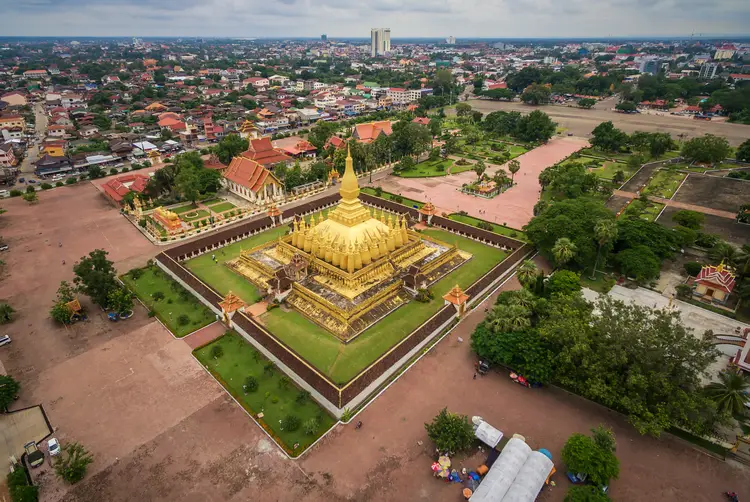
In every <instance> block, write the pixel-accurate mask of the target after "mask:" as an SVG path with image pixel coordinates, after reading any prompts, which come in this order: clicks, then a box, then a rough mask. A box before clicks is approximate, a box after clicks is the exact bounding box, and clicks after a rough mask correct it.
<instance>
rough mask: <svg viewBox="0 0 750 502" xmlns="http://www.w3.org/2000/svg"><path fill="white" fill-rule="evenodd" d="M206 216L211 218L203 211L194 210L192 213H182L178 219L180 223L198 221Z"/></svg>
mask: <svg viewBox="0 0 750 502" xmlns="http://www.w3.org/2000/svg"><path fill="white" fill-rule="evenodd" d="M207 216H211V215H210V214H209V212H208V211H206V210H205V209H195V210H193V211H188V212H186V213H182V214H181V215H180V219H181V220H182V221H194V220H200V219H201V218H205V217H207Z"/></svg>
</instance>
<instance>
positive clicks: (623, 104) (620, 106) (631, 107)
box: [615, 101, 637, 113]
mask: <svg viewBox="0 0 750 502" xmlns="http://www.w3.org/2000/svg"><path fill="white" fill-rule="evenodd" d="M636 109H637V106H636V105H635V103H633V102H632V101H620V102H619V103H617V104H616V105H615V110H618V111H621V112H625V113H632V112H634V111H635V110H636Z"/></svg>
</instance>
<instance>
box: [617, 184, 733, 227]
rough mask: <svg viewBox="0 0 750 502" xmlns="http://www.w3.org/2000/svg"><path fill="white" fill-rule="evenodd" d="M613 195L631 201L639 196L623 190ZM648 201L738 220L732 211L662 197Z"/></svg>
mask: <svg viewBox="0 0 750 502" xmlns="http://www.w3.org/2000/svg"><path fill="white" fill-rule="evenodd" d="M613 195H616V196H618V197H627V198H629V199H636V198H638V195H637V194H635V193H633V192H625V191H623V190H615V191H614V193H613ZM648 200H650V201H651V202H658V203H660V204H664V205H667V206H672V207H676V208H678V209H687V210H688V211H696V212H699V213H703V214H712V215H714V216H719V217H721V218H729V219H731V220H735V219H737V213H733V212H731V211H722V210H720V209H711V208H710V207H704V206H698V205H695V204H688V203H687V202H677V201H676V200H672V199H663V198H661V197H649V198H648Z"/></svg>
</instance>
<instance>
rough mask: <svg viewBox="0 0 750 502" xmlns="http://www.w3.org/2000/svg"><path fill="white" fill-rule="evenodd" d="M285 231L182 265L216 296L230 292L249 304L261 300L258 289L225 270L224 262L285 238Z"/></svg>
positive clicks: (274, 231)
mask: <svg viewBox="0 0 750 502" xmlns="http://www.w3.org/2000/svg"><path fill="white" fill-rule="evenodd" d="M287 230H289V228H288V227H287V226H286V225H284V226H280V227H276V228H272V229H271V230H267V231H265V232H262V233H260V234H257V235H253V236H252V237H248V238H247V239H243V240H241V241H239V242H235V243H234V244H230V245H228V246H225V247H223V248H221V249H217V250H216V251H215V252H213V253H206V254H202V255H200V256H198V257H197V258H192V259H190V260H188V261H186V262H184V263H183V265H184V266H185V267H186V268H187V269H188V270H190V271H191V272H192V273H193V274H194V275H195V276H196V277H198V278H199V279H200V280H201V281H203V282H205V283H206V284H208V285H209V286H211V287H212V288H213V289H214V290H215V291H216V292H217V293H219V294H220V295H226V294H227V293H228V292H229V291H232V292H233V293H234V294H236V295H238V296H239V297H240V298H242V299H243V300H244V301H245V303H247V304H248V305H250V304H253V303H255V302H257V301H258V300H259V299H260V298H261V294H260V292H259V291H258V289H257V288H256V287H255V286H254V285H253V284H252V283H251V282H250V281H248V280H247V279H245V278H244V277H242V276H241V275H239V274H236V273H235V272H233V271H232V270H231V269H229V267H227V266H225V265H224V262H226V261H228V260H232V259H234V258H237V257H238V256H239V255H240V251H243V250H244V251H247V250H248V249H252V248H254V247H255V246H259V245H261V244H264V243H266V242H268V241H271V240H274V239H276V238H278V237H280V236H282V235H284V234H286V232H287ZM212 254H215V255H216V260H217V262H218V263H214V261H213V260H212V259H211V255H212Z"/></svg>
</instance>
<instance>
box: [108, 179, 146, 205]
mask: <svg viewBox="0 0 750 502" xmlns="http://www.w3.org/2000/svg"><path fill="white" fill-rule="evenodd" d="M149 179H150V178H149V177H148V176H146V175H143V174H126V175H124V176H118V177H117V178H114V179H111V180H109V181H107V182H106V183H105V184H103V185H102V190H104V194H105V195H106V196H107V197H109V199H110V200H111V201H112V202H114V203H115V204H117V205H119V204H121V203H122V199H123V198H125V196H126V195H127V194H129V193H130V192H138V193H142V192H143V191H144V190H145V189H146V185H147V184H148V180H149Z"/></svg>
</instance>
